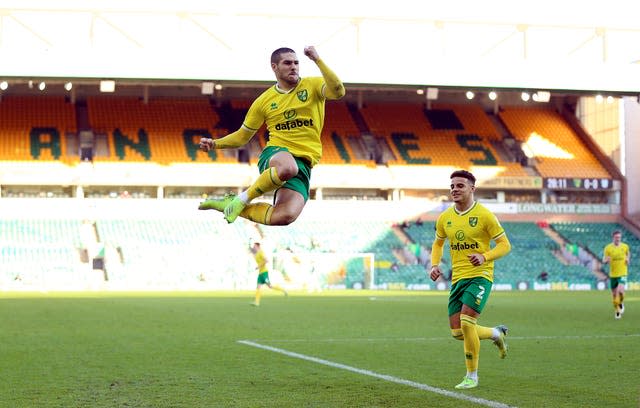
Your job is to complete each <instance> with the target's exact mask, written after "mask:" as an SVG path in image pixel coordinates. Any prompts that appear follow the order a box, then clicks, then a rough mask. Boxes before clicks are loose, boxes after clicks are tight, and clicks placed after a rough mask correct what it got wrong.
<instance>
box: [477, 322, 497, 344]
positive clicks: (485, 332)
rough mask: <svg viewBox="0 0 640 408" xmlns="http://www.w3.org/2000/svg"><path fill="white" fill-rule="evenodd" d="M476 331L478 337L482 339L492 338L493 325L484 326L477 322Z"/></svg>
mask: <svg viewBox="0 0 640 408" xmlns="http://www.w3.org/2000/svg"><path fill="white" fill-rule="evenodd" d="M476 332H477V333H478V338H479V339H480V340H486V339H492V340H495V339H494V338H493V328H492V327H484V326H480V325H478V324H476Z"/></svg>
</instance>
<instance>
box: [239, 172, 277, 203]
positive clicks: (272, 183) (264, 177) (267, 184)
mask: <svg viewBox="0 0 640 408" xmlns="http://www.w3.org/2000/svg"><path fill="white" fill-rule="evenodd" d="M284 183H285V182H284V181H282V180H280V178H279V177H278V172H277V171H276V168H275V167H269V168H268V169H266V170H265V171H263V172H262V173H261V174H260V175H259V176H258V178H257V179H256V181H254V183H253V184H252V185H251V186H250V187H249V188H248V189H247V198H248V201H247V202H251V200H253V199H254V198H256V197H260V196H261V195H263V194H265V193H268V192H269V191H273V190H276V189H278V188H280V187H282V185H283V184H284Z"/></svg>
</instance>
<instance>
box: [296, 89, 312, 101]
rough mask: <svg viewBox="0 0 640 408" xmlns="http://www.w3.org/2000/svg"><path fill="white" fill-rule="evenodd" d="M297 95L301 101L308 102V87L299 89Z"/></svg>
mask: <svg viewBox="0 0 640 408" xmlns="http://www.w3.org/2000/svg"><path fill="white" fill-rule="evenodd" d="M296 96H298V99H299V100H300V102H306V101H307V99H308V98H309V92H307V90H306V89H303V90H302V91H298V93H296Z"/></svg>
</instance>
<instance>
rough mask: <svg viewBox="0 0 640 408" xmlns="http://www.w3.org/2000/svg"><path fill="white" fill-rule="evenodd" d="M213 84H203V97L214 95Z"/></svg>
mask: <svg viewBox="0 0 640 408" xmlns="http://www.w3.org/2000/svg"><path fill="white" fill-rule="evenodd" d="M213 86H214V85H213V82H203V83H202V94H203V95H213Z"/></svg>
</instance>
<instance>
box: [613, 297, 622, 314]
mask: <svg viewBox="0 0 640 408" xmlns="http://www.w3.org/2000/svg"><path fill="white" fill-rule="evenodd" d="M620 303H622V302H620V296H619V295H617V296H614V297H613V308H614V309H615V311H616V312H617V311H618V309H620Z"/></svg>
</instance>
